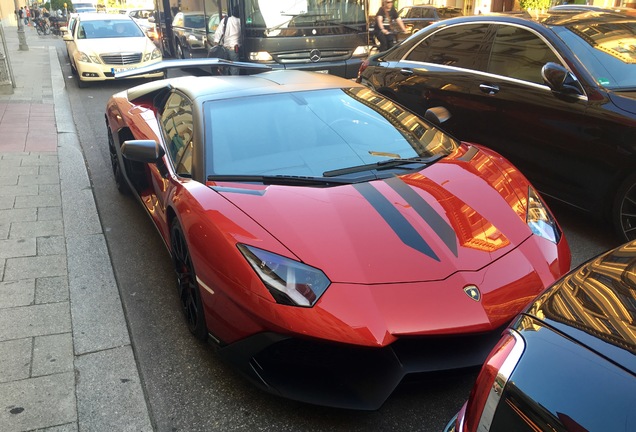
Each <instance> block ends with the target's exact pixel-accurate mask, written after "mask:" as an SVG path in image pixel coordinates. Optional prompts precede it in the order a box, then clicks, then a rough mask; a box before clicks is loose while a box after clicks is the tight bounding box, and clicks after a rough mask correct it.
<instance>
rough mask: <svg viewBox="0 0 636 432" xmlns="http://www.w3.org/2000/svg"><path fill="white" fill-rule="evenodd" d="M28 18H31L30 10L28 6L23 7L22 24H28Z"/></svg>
mask: <svg viewBox="0 0 636 432" xmlns="http://www.w3.org/2000/svg"><path fill="white" fill-rule="evenodd" d="M29 18H31V10H30V9H29V7H28V6H25V7H24V25H29Z"/></svg>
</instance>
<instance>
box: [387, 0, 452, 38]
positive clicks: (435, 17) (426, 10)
mask: <svg viewBox="0 0 636 432" xmlns="http://www.w3.org/2000/svg"><path fill="white" fill-rule="evenodd" d="M462 15H464V12H463V11H462V9H461V8H456V7H446V6H433V5H414V6H406V7H403V8H402V9H400V11H399V12H398V16H399V17H400V18H402V22H403V23H404V26H405V27H406V30H407V33H408V34H413V33H416V32H417V31H418V30H421V29H423V28H424V27H426V26H428V25H429V24H431V23H433V22H435V21H439V20H443V19H446V18H455V17H458V16H462Z"/></svg>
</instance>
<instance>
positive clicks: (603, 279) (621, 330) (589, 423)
mask: <svg viewBox="0 0 636 432" xmlns="http://www.w3.org/2000/svg"><path fill="white" fill-rule="evenodd" d="M635 322H636V241H632V242H631V243H627V244H625V245H623V246H621V247H619V248H617V249H614V250H612V251H609V252H607V253H605V254H603V255H601V256H599V257H597V258H594V259H592V260H590V261H588V262H587V263H585V264H583V265H582V266H580V267H579V268H577V269H575V270H573V271H572V272H570V273H569V274H568V275H567V276H566V277H564V278H563V279H562V280H560V281H559V282H557V283H555V284H554V285H553V286H552V287H551V288H549V289H548V290H546V292H545V293H544V294H542V295H541V296H540V297H539V298H538V299H537V300H536V301H535V302H534V303H533V304H532V305H531V306H530V307H528V309H527V310H526V311H525V312H523V313H522V314H521V315H520V316H519V317H518V318H517V319H516V320H515V322H514V323H513V325H512V326H511V327H510V328H509V329H508V330H507V332H506V333H505V334H504V336H503V337H502V339H501V340H500V342H499V344H498V345H497V346H496V347H495V348H494V349H493V351H492V352H491V354H490V357H489V358H488V360H487V361H486V363H485V365H484V366H483V367H482V370H481V372H480V374H479V376H478V377H477V382H476V384H475V386H474V388H473V390H472V391H471V394H470V397H469V399H468V402H467V403H466V404H465V405H464V407H463V408H462V409H461V410H460V412H459V414H458V417H457V418H455V419H453V420H452V421H451V422H450V423H449V425H448V426H447V427H446V432H451V431H453V432H454V431H462V432H473V431H477V430H479V431H491V432H496V431H505V432H508V431H515V432H525V431H573V432H578V431H602V432H605V431H633V430H636V410H634V407H635V406H636V326H635V325H634V323H635Z"/></svg>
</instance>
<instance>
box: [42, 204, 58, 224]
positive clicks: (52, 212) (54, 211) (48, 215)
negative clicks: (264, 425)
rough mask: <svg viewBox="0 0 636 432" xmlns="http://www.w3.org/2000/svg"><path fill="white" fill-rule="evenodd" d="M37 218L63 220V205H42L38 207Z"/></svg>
mask: <svg viewBox="0 0 636 432" xmlns="http://www.w3.org/2000/svg"><path fill="white" fill-rule="evenodd" d="M37 220H39V221H45V220H62V207H40V208H38V209H37Z"/></svg>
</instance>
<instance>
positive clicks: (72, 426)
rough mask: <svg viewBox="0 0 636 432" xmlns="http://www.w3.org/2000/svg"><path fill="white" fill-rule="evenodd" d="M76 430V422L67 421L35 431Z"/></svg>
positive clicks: (60, 431) (56, 431)
mask: <svg viewBox="0 0 636 432" xmlns="http://www.w3.org/2000/svg"><path fill="white" fill-rule="evenodd" d="M77 431H78V426H77V423H67V424H64V425H60V426H53V427H49V428H44V429H38V430H37V431H36V432H77ZM131 432H132V431H131Z"/></svg>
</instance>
